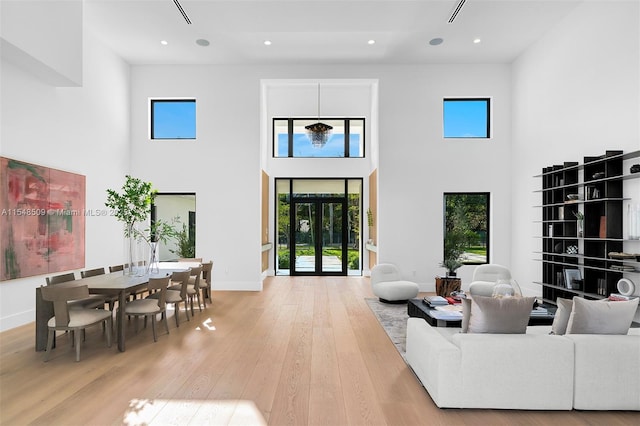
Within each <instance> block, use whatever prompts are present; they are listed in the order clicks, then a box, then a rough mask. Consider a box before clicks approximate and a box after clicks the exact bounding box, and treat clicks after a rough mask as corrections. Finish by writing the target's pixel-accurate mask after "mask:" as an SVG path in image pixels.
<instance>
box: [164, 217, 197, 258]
mask: <svg viewBox="0 0 640 426" xmlns="http://www.w3.org/2000/svg"><path fill="white" fill-rule="evenodd" d="M176 240H177V246H178V248H177V250H170V251H171V253H175V254H177V255H178V257H184V258H192V257H196V242H195V241H194V239H193V238H191V236H190V235H189V232H188V230H187V225H186V224H184V223H183V224H182V230H181V231H178V232H177V233H176Z"/></svg>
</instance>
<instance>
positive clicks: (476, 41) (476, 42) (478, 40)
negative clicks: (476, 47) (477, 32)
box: [473, 38, 482, 44]
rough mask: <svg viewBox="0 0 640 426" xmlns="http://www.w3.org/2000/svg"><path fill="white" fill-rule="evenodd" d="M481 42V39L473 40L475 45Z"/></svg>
mask: <svg viewBox="0 0 640 426" xmlns="http://www.w3.org/2000/svg"><path fill="white" fill-rule="evenodd" d="M481 41H482V40H480V39H479V38H474V39H473V42H474V43H475V44H478V43H480V42H481Z"/></svg>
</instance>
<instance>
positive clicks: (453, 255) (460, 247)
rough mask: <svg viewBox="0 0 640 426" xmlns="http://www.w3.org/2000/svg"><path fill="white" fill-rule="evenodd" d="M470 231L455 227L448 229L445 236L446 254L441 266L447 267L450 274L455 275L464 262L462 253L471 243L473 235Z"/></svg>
mask: <svg viewBox="0 0 640 426" xmlns="http://www.w3.org/2000/svg"><path fill="white" fill-rule="evenodd" d="M468 234H469V233H468V232H465V231H461V230H458V229H453V230H449V231H447V233H446V234H445V238H444V256H443V260H442V262H441V263H440V266H442V267H444V268H446V270H447V275H448V276H454V275H455V273H456V270H457V269H458V268H460V267H461V266H462V265H463V263H462V254H463V253H464V251H465V248H466V247H467V246H468V245H469V241H470V238H472V236H471V235H468Z"/></svg>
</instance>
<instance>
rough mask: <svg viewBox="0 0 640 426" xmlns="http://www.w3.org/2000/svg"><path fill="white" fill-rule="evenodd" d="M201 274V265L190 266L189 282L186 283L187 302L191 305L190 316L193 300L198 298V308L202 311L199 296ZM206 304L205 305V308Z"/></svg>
mask: <svg viewBox="0 0 640 426" xmlns="http://www.w3.org/2000/svg"><path fill="white" fill-rule="evenodd" d="M201 275H202V265H201V266H198V267H197V268H191V276H190V277H189V284H188V285H187V297H188V298H189V304H190V305H191V316H193V315H194V313H193V300H194V299H198V310H199V311H200V312H202V307H201V303H202V302H201V296H200V293H201V291H200V277H201ZM206 307H207V306H206V305H205V308H206Z"/></svg>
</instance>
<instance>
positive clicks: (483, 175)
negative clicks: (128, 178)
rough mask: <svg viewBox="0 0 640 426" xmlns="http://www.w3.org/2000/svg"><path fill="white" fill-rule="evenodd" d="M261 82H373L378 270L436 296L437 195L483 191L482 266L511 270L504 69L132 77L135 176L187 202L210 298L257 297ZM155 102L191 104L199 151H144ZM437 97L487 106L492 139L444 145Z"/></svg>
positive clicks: (173, 69) (171, 146) (200, 70)
mask: <svg viewBox="0 0 640 426" xmlns="http://www.w3.org/2000/svg"><path fill="white" fill-rule="evenodd" d="M265 77H268V78H269V79H370V80H375V79H377V80H379V83H378V90H379V92H378V96H379V100H378V102H379V108H380V111H379V122H378V123H377V124H378V126H379V152H380V154H379V181H380V184H379V198H378V202H379V218H378V227H379V234H378V235H379V252H378V254H379V261H381V262H382V261H388V262H394V263H397V264H398V265H399V266H400V268H401V269H402V270H403V271H404V272H405V275H406V276H407V277H410V278H412V279H414V280H416V281H417V282H419V283H420V284H421V285H422V287H423V288H424V289H428V288H433V287H434V278H433V277H434V275H436V274H443V273H444V269H443V268H441V267H439V266H438V265H439V262H440V261H441V260H442V193H443V192H446V191H489V192H491V193H492V204H493V205H492V212H493V213H492V215H493V218H492V221H493V222H492V223H493V224H494V226H493V228H492V235H491V238H492V247H493V249H492V253H491V256H492V257H491V259H492V260H493V261H496V262H499V263H503V264H507V265H508V262H509V253H510V247H509V242H510V222H511V218H510V208H509V206H510V198H509V197H510V191H511V189H510V188H511V187H510V179H509V177H508V167H507V166H506V165H508V164H509V159H510V131H511V130H510V121H511V117H510V110H511V106H510V94H509V82H510V71H509V66H508V65H465V66H458V65H450V66H427V65H425V66H314V67H304V66H281V67H277V66H274V67H260V68H256V67H244V66H135V67H133V68H132V99H131V111H132V161H133V173H134V174H135V175H136V176H138V177H140V178H143V179H145V180H150V181H152V182H153V183H154V186H155V187H156V188H157V189H158V190H160V191H161V192H196V194H197V199H198V209H197V216H198V218H199V220H198V226H197V237H196V241H197V247H196V253H197V255H198V256H199V257H200V256H201V257H203V258H205V259H208V258H212V259H215V263H216V267H215V268H214V273H213V282H214V284H213V285H214V288H217V289H236V290H259V289H261V286H262V275H261V272H260V269H261V268H260V266H261V265H260V247H261V241H260V167H261V159H262V158H264V157H263V156H264V151H263V150H262V148H261V145H260V143H261V142H260V141H261V138H262V134H261V129H264V128H263V127H261V123H260V119H259V118H260V105H264V104H263V103H262V100H261V90H260V81H261V80H262V79H264V78H265ZM164 96H166V97H179V96H184V97H195V98H196V99H197V140H196V141H150V140H149V139H148V127H147V126H148V99H149V98H152V97H164ZM446 96H490V97H492V99H493V114H494V117H495V118H494V121H493V129H494V130H493V136H494V137H493V138H492V139H491V140H480V141H478V140H475V141H464V140H462V141H461V140H457V141H444V140H443V138H442V98H443V97H446ZM314 107H315V103H314V105H312V107H311V109H312V110H313V109H315V108H314ZM325 108H330V104H328V105H327V106H326V107H325V106H324V104H323V111H322V114H323V115H324V114H326V115H330V116H331V115H340V114H338V113H335V114H334V113H333V111H332V110H330V109H327V110H325ZM312 112H313V111H311V113H312ZM308 113H310V111H306V110H305V111H302V112H301V114H308ZM262 131H264V130H262ZM269 143H270V140H269ZM282 161H285V160H282ZM318 161H323V160H318ZM335 161H336V160H328V161H327V162H325V163H322V164H335V163H334V162H335ZM366 161H368V160H366ZM298 163H299V162H296V163H295V164H298ZM365 163H366V162H365ZM292 164H293V162H292ZM319 164H320V163H319ZM340 164H347V163H340ZM182 165H184V166H182ZM281 167H282V166H281V165H280V164H278V165H277V167H276V166H275V165H274V162H272V163H271V164H270V169H271V171H272V172H273V171H274V169H278V170H279V171H278V174H280V173H284V172H283V171H282V168H281ZM292 167H293V170H295V169H296V167H297V166H292ZM321 167H322V166H321ZM325 167H326V166H325ZM343 167H344V166H342V167H340V166H335V168H334V166H331V167H329V169H330V170H331V172H332V173H333V172H335V173H337V175H339V176H345V175H347V176H350V177H351V176H354V174H353V173H349V170H343V169H342V168H343ZM363 170H367V171H368V170H369V165H366V164H365V166H364V167H359V166H358V167H357V170H355V173H356V175H355V176H357V175H358V174H362V177H366V173H363ZM296 175H297V174H296ZM296 175H294V174H293V172H292V175H291V176H296ZM355 176H354V177H355ZM271 177H273V176H271ZM239 253H240V255H239ZM414 271H415V274H414ZM471 273H472V267H463V268H462V270H461V276H462V278H463V280H464V281H466V282H468V281H469V279H470V277H471Z"/></svg>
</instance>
